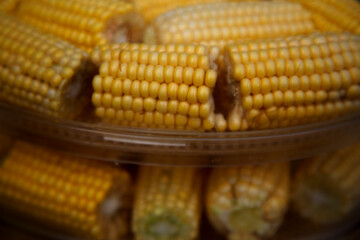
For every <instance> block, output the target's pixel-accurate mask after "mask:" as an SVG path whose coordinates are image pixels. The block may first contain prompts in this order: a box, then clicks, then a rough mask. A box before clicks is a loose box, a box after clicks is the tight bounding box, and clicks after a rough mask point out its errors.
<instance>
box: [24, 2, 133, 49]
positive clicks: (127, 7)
mask: <svg viewBox="0 0 360 240" xmlns="http://www.w3.org/2000/svg"><path fill="white" fill-rule="evenodd" d="M132 11H133V6H132V5H131V4H130V3H128V2H126V1H119V0H102V1H97V0H71V1H52V0H27V1H21V4H20V6H19V10H18V11H17V15H18V16H19V17H20V18H21V19H22V20H24V21H25V22H26V23H28V24H30V25H33V26H35V27H37V28H39V29H41V30H42V31H44V32H46V33H50V34H53V35H56V36H58V37H59V38H62V39H64V40H66V41H68V42H70V43H72V44H74V45H76V46H78V47H80V48H82V49H84V50H86V51H91V50H92V48H93V47H94V46H97V45H100V44H105V43H108V42H126V41H129V40H130V38H131V36H130V27H134V28H135V26H133V25H134V24H133V22H132V21H133V20H136V19H135V18H136V16H134V15H132Z"/></svg>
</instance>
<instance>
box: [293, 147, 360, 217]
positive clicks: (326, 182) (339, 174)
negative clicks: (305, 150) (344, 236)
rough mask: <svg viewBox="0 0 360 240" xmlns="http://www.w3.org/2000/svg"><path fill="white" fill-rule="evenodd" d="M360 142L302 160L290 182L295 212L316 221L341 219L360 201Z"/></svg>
mask: <svg viewBox="0 0 360 240" xmlns="http://www.w3.org/2000/svg"><path fill="white" fill-rule="evenodd" d="M359 184H360V144H356V145H354V146H350V147H347V148H343V149H341V150H338V151H336V152H334V153H330V154H324V155H321V156H318V157H315V158H311V159H307V160H304V161H303V162H302V164H301V165H300V167H299V169H298V170H297V172H296V174H295V179H294V182H293V188H292V189H293V193H292V195H293V201H294V207H295V209H296V210H297V212H298V213H299V214H300V215H301V216H303V217H305V218H309V219H311V220H312V221H314V222H315V223H319V224H327V223H332V222H336V221H340V220H341V219H342V218H343V217H344V216H346V214H349V213H350V212H351V211H352V210H353V209H354V208H355V207H357V206H358V205H359V203H360V188H359Z"/></svg>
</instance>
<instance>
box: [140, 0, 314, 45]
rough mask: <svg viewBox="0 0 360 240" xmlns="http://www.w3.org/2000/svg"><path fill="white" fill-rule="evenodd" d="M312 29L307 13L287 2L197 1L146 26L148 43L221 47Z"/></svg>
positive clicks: (298, 6)
mask: <svg viewBox="0 0 360 240" xmlns="http://www.w3.org/2000/svg"><path fill="white" fill-rule="evenodd" d="M313 30H314V26H313V23H312V22H311V20H310V14H309V13H308V12H307V11H306V10H305V9H304V8H303V7H302V6H301V5H300V4H296V3H289V2H262V1H259V2H221V3H209V4H198V5H194V6H188V7H184V8H179V9H175V10H173V11H169V12H167V13H164V14H162V15H160V16H159V17H158V18H156V19H155V20H154V22H153V24H152V27H149V28H148V31H147V33H146V34H145V38H144V40H145V42H148V43H201V44H204V45H208V46H218V47H221V48H222V47H224V46H225V45H226V44H229V43H233V42H234V41H235V40H239V39H258V38H264V37H278V36H290V35H297V34H306V33H309V32H312V31H313Z"/></svg>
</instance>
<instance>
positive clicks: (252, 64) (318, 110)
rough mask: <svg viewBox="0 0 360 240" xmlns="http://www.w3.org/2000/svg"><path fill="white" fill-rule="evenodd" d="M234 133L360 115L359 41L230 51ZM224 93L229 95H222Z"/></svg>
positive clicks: (245, 44) (292, 41)
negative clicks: (356, 113) (352, 114)
mask: <svg viewBox="0 0 360 240" xmlns="http://www.w3.org/2000/svg"><path fill="white" fill-rule="evenodd" d="M226 56H227V57H226V62H227V66H228V72H227V79H226V80H223V81H222V82H221V84H220V86H221V85H222V87H220V89H227V90H229V91H230V93H228V94H227V95H232V96H234V97H233V99H232V100H228V101H225V102H224V103H223V105H230V103H229V101H234V106H233V107H232V109H231V110H230V112H229V114H228V118H227V121H228V128H229V129H230V130H232V131H236V130H247V129H264V128H275V127H287V126H292V125H297V124H302V123H309V122H315V121H320V120H326V119H331V118H334V117H337V116H342V115H344V114H347V113H350V112H354V111H359V109H360V38H359V37H358V36H356V35H352V34H350V33H339V34H335V33H317V34H311V35H307V36H297V37H287V38H276V39H267V40H257V41H242V42H239V43H237V44H234V45H229V46H228V47H227V49H226ZM223 92H225V91H223Z"/></svg>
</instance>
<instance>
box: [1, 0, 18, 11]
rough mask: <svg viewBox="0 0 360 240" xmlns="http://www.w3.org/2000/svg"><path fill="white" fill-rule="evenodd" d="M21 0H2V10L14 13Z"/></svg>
mask: <svg viewBox="0 0 360 240" xmlns="http://www.w3.org/2000/svg"><path fill="white" fill-rule="evenodd" d="M18 2H19V0H0V12H6V13H12V12H13V11H14V10H15V9H16V7H17V4H18Z"/></svg>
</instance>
